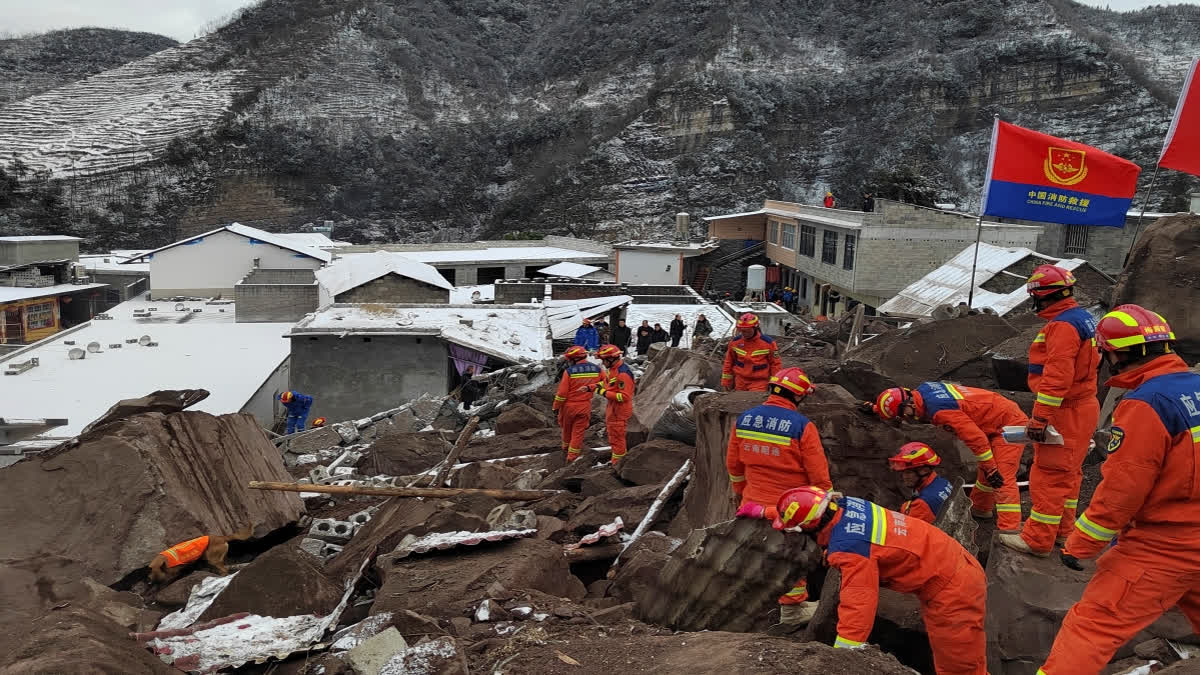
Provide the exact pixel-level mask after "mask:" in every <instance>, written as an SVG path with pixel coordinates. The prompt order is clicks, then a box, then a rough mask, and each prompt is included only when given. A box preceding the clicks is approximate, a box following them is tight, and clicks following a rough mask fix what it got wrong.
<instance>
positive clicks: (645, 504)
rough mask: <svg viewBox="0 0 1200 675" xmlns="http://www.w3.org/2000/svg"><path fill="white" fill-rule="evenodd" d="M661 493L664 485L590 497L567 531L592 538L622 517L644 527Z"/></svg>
mask: <svg viewBox="0 0 1200 675" xmlns="http://www.w3.org/2000/svg"><path fill="white" fill-rule="evenodd" d="M661 490H662V486H661V485H639V486H637V487H630V488H622V489H619V490H614V491H612V492H609V493H607V494H602V495H597V496H595V497H588V498H587V499H585V500H584V501H583V503H582V504H580V505H579V508H578V509H576V510H575V514H574V515H572V516H571V519H570V520H568V521H567V529H568V530H570V531H572V532H574V533H576V534H589V533H591V532H594V531H596V530H597V529H599V528H600V527H601V526H603V525H607V524H609V523H611V522H612V521H613V520H614V519H615V518H616V517H618V516H620V518H621V520H623V521H624V522H626V523H640V522H642V519H643V518H645V517H646V512H647V511H649V510H650V504H652V503H653V502H654V500H655V498H657V497H658V493H659V491H661Z"/></svg>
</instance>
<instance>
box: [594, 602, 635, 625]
mask: <svg viewBox="0 0 1200 675" xmlns="http://www.w3.org/2000/svg"><path fill="white" fill-rule="evenodd" d="M634 606H635V605H634V603H632V602H626V603H622V604H620V605H616V606H615V607H609V608H607V609H602V610H600V611H598V612H592V618H593V619H595V620H596V622H597V623H600V624H604V625H610V624H615V623H624V622H626V621H628V620H630V619H632V618H633V608H634Z"/></svg>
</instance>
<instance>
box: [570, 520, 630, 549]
mask: <svg viewBox="0 0 1200 675" xmlns="http://www.w3.org/2000/svg"><path fill="white" fill-rule="evenodd" d="M624 527H625V521H624V520H622V519H621V516H617V517H616V519H615V520H613V521H612V522H611V523H609V524H607V525H601V526H600V529H598V530H596V531H595V532H593V533H591V534H588V535H584V537H583V538H582V539H580V540H579V541H578V542H576V543H574V544H568V545H566V546H564V547H563V548H566V549H576V548H579V547H580V546H587V545H588V544H594V543H596V542H598V541H600V540H601V539H603V538H605V537H611V536H613V535H614V534H616V533H617V532H620V531H621V529H623V528H624Z"/></svg>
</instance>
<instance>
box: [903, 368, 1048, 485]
mask: <svg viewBox="0 0 1200 675" xmlns="http://www.w3.org/2000/svg"><path fill="white" fill-rule="evenodd" d="M912 396H913V404H914V405H915V406H916V409H917V418H918V419H920V420H921V421H923V422H928V423H930V424H939V425H942V426H944V427H946V428H947V429H949V430H950V431H952V432H954V435H955V436H958V438H959V440H961V441H962V442H963V443H965V444H966V446H967V447H968V448H970V449H971V452H972V453H974V454H975V459H977V460H978V461H979V464H980V467H981V468H983V469H984V470H985V471H992V470H994V469H995V468H996V460H995V458H994V457H993V455H992V442H993V441H992V439H994V438H995V437H997V436H1000V435H1001V433H1002V432H1003V430H1004V427H1005V426H1025V424H1026V423H1027V422H1028V419H1027V418H1026V417H1025V413H1023V412H1021V406H1019V405H1017V404H1016V402H1015V401H1011V400H1009V399H1007V398H1004V397H1003V396H1001V395H1000V394H997V393H995V392H991V391H988V390H987V389H977V388H975V387H964V386H961V385H957V384H950V383H949V382H924V383H922V384H920V385H919V386H918V387H917V388H916V389H914V390H913V392H912Z"/></svg>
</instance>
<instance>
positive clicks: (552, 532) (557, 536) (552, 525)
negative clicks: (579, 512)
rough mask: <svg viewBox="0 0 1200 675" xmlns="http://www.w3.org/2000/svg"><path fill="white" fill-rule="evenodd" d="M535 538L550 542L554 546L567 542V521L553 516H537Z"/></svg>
mask: <svg viewBox="0 0 1200 675" xmlns="http://www.w3.org/2000/svg"><path fill="white" fill-rule="evenodd" d="M537 528H538V533H537V538H538V539H545V540H547V541H552V542H554V543H556V544H561V543H563V542H564V541H566V540H567V536H568V535H569V534H570V532H569V531H568V530H567V521H565V520H563V519H561V518H555V517H554V516H538V517H537Z"/></svg>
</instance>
